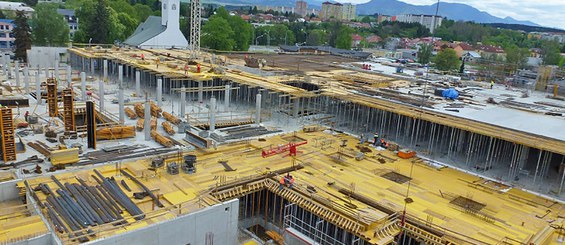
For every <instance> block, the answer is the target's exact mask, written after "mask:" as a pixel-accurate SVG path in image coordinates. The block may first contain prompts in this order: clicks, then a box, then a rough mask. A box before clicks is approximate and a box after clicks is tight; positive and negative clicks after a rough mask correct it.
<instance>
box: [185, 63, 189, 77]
mask: <svg viewBox="0 0 565 245" xmlns="http://www.w3.org/2000/svg"><path fill="white" fill-rule="evenodd" d="M184 75H185V76H188V64H186V65H184Z"/></svg>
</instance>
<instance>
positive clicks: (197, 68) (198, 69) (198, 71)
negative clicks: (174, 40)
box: [196, 64, 200, 73]
mask: <svg viewBox="0 0 565 245" xmlns="http://www.w3.org/2000/svg"><path fill="white" fill-rule="evenodd" d="M196 73H200V64H196Z"/></svg>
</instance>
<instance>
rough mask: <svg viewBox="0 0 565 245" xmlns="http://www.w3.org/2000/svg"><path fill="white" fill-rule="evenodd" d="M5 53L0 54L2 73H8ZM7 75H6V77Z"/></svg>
mask: <svg viewBox="0 0 565 245" xmlns="http://www.w3.org/2000/svg"><path fill="white" fill-rule="evenodd" d="M6 57H7V55H2V68H3V70H4V75H8V64H9V63H8V59H6ZM8 78H9V77H6V79H8Z"/></svg>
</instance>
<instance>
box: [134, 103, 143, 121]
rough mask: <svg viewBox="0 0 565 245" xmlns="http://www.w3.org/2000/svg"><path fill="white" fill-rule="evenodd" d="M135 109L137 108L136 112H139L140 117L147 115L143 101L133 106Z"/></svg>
mask: <svg viewBox="0 0 565 245" xmlns="http://www.w3.org/2000/svg"><path fill="white" fill-rule="evenodd" d="M133 109H135V114H137V116H138V117H141V118H143V117H144V116H145V110H144V107H143V104H142V103H136V104H135V105H134V106H133Z"/></svg>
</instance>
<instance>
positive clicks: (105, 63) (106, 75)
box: [103, 60, 108, 81]
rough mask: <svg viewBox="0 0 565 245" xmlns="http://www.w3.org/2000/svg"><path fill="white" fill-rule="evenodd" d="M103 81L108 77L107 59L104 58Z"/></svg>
mask: <svg viewBox="0 0 565 245" xmlns="http://www.w3.org/2000/svg"><path fill="white" fill-rule="evenodd" d="M103 79H104V81H106V79H108V60H104V77H103Z"/></svg>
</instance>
